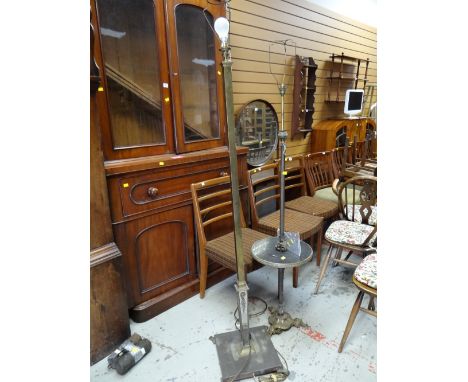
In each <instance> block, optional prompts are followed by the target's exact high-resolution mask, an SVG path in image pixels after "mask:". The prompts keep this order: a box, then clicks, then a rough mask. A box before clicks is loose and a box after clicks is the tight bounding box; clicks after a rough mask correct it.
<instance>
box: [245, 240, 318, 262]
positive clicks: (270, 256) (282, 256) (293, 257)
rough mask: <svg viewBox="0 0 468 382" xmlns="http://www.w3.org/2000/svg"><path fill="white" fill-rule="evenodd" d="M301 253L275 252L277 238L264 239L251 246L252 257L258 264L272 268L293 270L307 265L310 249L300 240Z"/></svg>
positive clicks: (310, 255)
mask: <svg viewBox="0 0 468 382" xmlns="http://www.w3.org/2000/svg"><path fill="white" fill-rule="evenodd" d="M299 242H300V245H301V253H300V254H299V255H297V254H296V253H294V252H293V251H290V250H289V249H288V250H287V251H286V252H280V251H278V250H276V244H277V243H278V238H277V237H273V236H270V237H266V238H265V239H261V240H258V241H256V242H255V243H254V244H253V245H252V257H253V258H254V259H255V260H257V261H258V262H259V263H261V264H264V265H269V266H270V267H274V268H293V267H298V266H300V265H303V264H305V263H307V262H308V261H309V260H310V259H311V257H312V254H313V251H312V248H311V246H310V245H309V244H307V243H306V242H304V241H302V240H300V241H299Z"/></svg>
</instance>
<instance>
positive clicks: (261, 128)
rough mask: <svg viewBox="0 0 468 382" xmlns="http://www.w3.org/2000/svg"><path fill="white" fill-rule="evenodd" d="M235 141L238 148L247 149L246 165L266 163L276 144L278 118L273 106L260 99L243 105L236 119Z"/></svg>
mask: <svg viewBox="0 0 468 382" xmlns="http://www.w3.org/2000/svg"><path fill="white" fill-rule="evenodd" d="M236 139H237V145H238V146H245V147H248V148H249V152H248V154H247V163H248V164H250V165H251V166H262V165H264V164H265V163H266V162H268V160H269V159H270V158H271V156H272V155H273V152H274V151H275V149H276V144H277V142H278V116H277V115H276V111H275V109H274V108H273V106H272V105H271V104H270V103H269V102H267V101H264V100H261V99H256V100H254V101H251V102H249V103H248V104H246V105H244V106H243V107H242V109H240V111H239V114H238V115H237V118H236Z"/></svg>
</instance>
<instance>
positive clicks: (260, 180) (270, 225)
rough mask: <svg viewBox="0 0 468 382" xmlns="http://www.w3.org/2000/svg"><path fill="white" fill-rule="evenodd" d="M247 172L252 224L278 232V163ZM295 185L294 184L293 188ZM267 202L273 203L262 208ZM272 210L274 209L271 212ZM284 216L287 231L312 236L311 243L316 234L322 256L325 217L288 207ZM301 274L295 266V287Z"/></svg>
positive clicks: (270, 232) (271, 233)
mask: <svg viewBox="0 0 468 382" xmlns="http://www.w3.org/2000/svg"><path fill="white" fill-rule="evenodd" d="M248 175H249V176H248V177H247V180H248V187H249V199H250V210H251V215H252V228H253V229H255V230H257V231H260V232H263V233H265V234H267V235H271V236H277V231H278V228H279V226H280V210H279V203H280V184H279V178H280V177H279V174H278V164H277V163H272V164H268V165H266V166H262V167H258V168H255V169H252V170H250V171H249V172H248ZM285 183H286V182H285ZM288 187H289V186H286V187H285V188H286V189H289V188H288ZM295 187H296V186H295V185H294V186H293V187H292V188H295ZM290 188H291V187H290ZM267 202H269V203H270V210H267V211H261V209H262V208H265V204H266V203H267ZM271 204H272V205H271ZM285 204H286V203H285ZM271 210H273V211H272V212H271ZM284 220H285V222H284V229H285V231H286V232H298V233H299V236H300V238H301V240H307V239H309V240H310V245H311V246H312V247H313V242H312V239H313V236H314V235H316V236H317V250H316V251H317V257H319V258H320V247H321V243H322V226H323V218H322V217H321V216H314V215H312V214H307V213H304V212H300V211H296V210H293V209H290V208H285V209H284ZM298 277H299V273H298V269H297V268H293V286H294V288H297V283H298Z"/></svg>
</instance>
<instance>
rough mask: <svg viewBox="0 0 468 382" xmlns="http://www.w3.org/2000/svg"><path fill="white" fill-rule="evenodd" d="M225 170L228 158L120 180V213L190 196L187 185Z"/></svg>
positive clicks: (128, 214)
mask: <svg viewBox="0 0 468 382" xmlns="http://www.w3.org/2000/svg"><path fill="white" fill-rule="evenodd" d="M228 173H229V161H228V160H227V159H224V158H223V159H221V160H219V161H218V162H217V163H210V164H204V165H201V164H200V163H197V165H196V166H194V167H189V168H184V169H175V170H172V171H161V172H159V171H158V172H156V173H150V174H146V175H140V176H135V177H128V178H122V179H120V182H119V183H120V195H121V200H122V211H123V215H124V216H126V217H128V216H130V215H133V214H138V213H141V212H146V211H150V210H154V209H158V208H162V207H165V206H168V205H173V204H176V203H180V202H183V201H187V200H190V199H191V194H190V185H191V184H192V183H196V182H201V181H203V180H207V179H212V178H216V177H219V176H224V175H227V174H228Z"/></svg>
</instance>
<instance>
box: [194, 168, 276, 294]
mask: <svg viewBox="0 0 468 382" xmlns="http://www.w3.org/2000/svg"><path fill="white" fill-rule="evenodd" d="M230 179H231V178H230V177H229V176H223V177H220V178H215V179H210V180H206V181H203V182H198V183H194V184H192V185H191V187H190V188H191V191H192V201H193V209H194V213H195V223H196V228H197V235H198V248H199V250H198V253H199V259H200V298H203V297H205V289H206V280H207V276H208V259H211V260H213V261H214V262H216V263H218V264H220V265H222V266H223V267H224V268H227V269H230V270H231V271H233V272H236V270H237V265H236V264H237V263H236V252H235V243H234V231H233V218H232V198H231V181H230ZM214 224H215V226H214ZM241 229H242V246H243V252H244V264H245V270H246V273H247V272H249V271H250V270H252V268H253V261H252V253H251V250H252V245H253V244H254V243H255V242H256V241H257V240H261V239H264V238H265V237H267V235H265V234H263V233H261V232H258V231H254V230H252V229H250V228H247V226H246V224H245V218H244V215H243V213H242V212H241Z"/></svg>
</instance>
